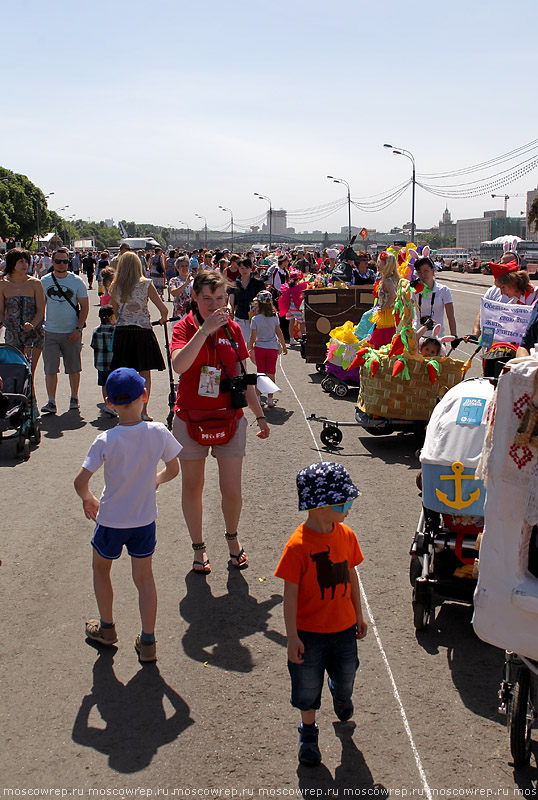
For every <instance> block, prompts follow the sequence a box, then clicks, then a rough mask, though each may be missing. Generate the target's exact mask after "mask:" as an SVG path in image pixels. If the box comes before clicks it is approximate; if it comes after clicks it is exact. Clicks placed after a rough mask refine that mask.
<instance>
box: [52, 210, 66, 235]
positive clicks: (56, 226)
mask: <svg viewBox="0 0 538 800" xmlns="http://www.w3.org/2000/svg"><path fill="white" fill-rule="evenodd" d="M66 208H69V206H62V207H61V208H59V209H58V211H56V212H55V213H56V214H58V215H59V214H60V211H65V209H66ZM54 235H55V236H58V222H57V221H56V223H55V225H54Z"/></svg>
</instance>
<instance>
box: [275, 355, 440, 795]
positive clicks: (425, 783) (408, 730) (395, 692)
mask: <svg viewBox="0 0 538 800" xmlns="http://www.w3.org/2000/svg"><path fill="white" fill-rule="evenodd" d="M279 362H280V369H281V370H282V374H283V375H284V377H285V379H286V382H287V384H288V386H289V387H290V389H291V391H292V392H293V396H294V397H295V399H296V400H297V402H298V403H299V407H300V409H301V411H302V412H303V417H304V419H305V422H306V424H307V426H308V430H309V431H310V435H311V436H312V439H313V440H314V444H315V446H316V450H317V451H318V455H319V459H320V461H321V460H322V455H321V450H320V449H319V446H318V443H317V441H316V437H315V435H314V431H313V430H312V426H311V425H310V422H309V421H308V418H307V416H306V413H305V410H304V407H303V404H302V403H301V401H300V400H299V397H298V396H297V392H296V391H295V389H294V388H293V386H292V385H291V381H290V379H289V378H288V376H287V375H286V371H285V369H284V367H283V366H282V356H279ZM355 572H356V573H357V576H358V579H359V586H360V590H361V595H362V598H363V600H364V605H365V606H366V610H367V611H368V617H369V618H370V624H371V627H372V630H373V632H374V636H375V638H376V642H377V646H378V647H379V651H380V653H381V657H382V659H383V661H384V664H385V667H386V670H387V672H388V674H389V679H390V682H391V685H392V694H393V695H394V698H395V700H396V702H397V704H398V707H399V709H400V714H401V717H402V721H403V725H404V728H405V732H406V733H407V738H408V739H409V742H410V744H411V749H412V751H413V755H414V757H415V763H416V765H417V769H418V771H419V775H420V777H421V779H422V785H423V786H424V792H425V794H426V797H427V798H428V800H431V799H432V794H431V790H430V787H429V785H428V781H427V779H426V773H425V772H424V767H423V766H422V761H421V759H420V756H419V754H418V750H417V747H416V745H415V740H414V739H413V734H412V733H411V728H410V727H409V722H408V721H407V714H406V713H405V709H404V707H403V703H402V700H401V698H400V692H399V691H398V687H397V686H396V681H395V680H394V675H393V674H392V670H391V668H390V664H389V660H388V658H387V654H386V653H385V649H384V647H383V643H382V641H381V637H380V635H379V632H378V630H377V625H376V624H375V619H374V616H373V614H372V610H371V608H370V604H369V602H368V598H367V597H366V592H365V591H364V586H363V585H362V581H361V576H360V574H359V571H358V569H357V567H355Z"/></svg>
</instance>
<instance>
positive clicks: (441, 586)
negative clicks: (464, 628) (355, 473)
mask: <svg viewBox="0 0 538 800" xmlns="http://www.w3.org/2000/svg"><path fill="white" fill-rule="evenodd" d="M493 393H494V387H493V385H492V384H491V383H490V381H489V380H486V379H484V378H474V379H472V380H467V381H464V382H462V383H459V384H457V385H456V386H454V387H453V388H452V389H450V391H448V392H447V393H446V394H445V396H444V397H443V398H442V399H441V400H440V402H439V403H438V405H437V406H436V407H435V409H434V411H433V413H432V415H431V418H430V421H429V423H428V427H427V429H426V438H425V441H424V447H423V448H422V451H421V454H420V461H421V465H422V506H423V507H422V512H421V515H420V519H419V522H418V525H417V531H416V533H415V537H414V539H413V543H412V545H411V551H410V555H411V564H410V569H409V577H410V581H411V585H412V587H413V622H414V625H415V628H416V629H417V630H422V629H423V628H425V627H426V626H427V625H428V623H429V621H430V619H431V618H432V617H433V615H434V611H435V605H436V604H437V603H439V602H442V601H443V599H449V600H456V601H460V602H466V603H471V602H472V598H473V592H474V590H475V586H476V570H477V566H478V564H477V556H478V547H479V542H480V537H481V534H482V529H483V516H484V499H485V489H484V484H483V482H482V481H481V480H478V479H477V477H476V475H475V470H476V467H477V465H478V461H479V458H480V455H481V452H482V447H483V443H484V437H485V432H486V422H487V418H488V417H487V414H488V408H489V405H490V402H491V399H492V397H493Z"/></svg>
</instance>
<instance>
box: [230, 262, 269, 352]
mask: <svg viewBox="0 0 538 800" xmlns="http://www.w3.org/2000/svg"><path fill="white" fill-rule="evenodd" d="M262 289H265V284H264V282H263V281H262V280H261V279H260V278H255V277H254V276H253V275H252V262H251V260H250V258H242V259H241V261H240V262H239V278H237V280H236V282H235V286H233V287H232V288H231V289H230V305H231V308H232V311H233V312H234V319H235V321H236V322H237V323H238V324H239V327H240V328H241V332H242V334H243V338H244V340H245V341H246V342H248V341H249V339H250V319H249V316H248V312H249V311H250V304H251V303H252V301H253V300H254V298H255V297H256V295H257V294H258V292H261V291H262Z"/></svg>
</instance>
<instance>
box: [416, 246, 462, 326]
mask: <svg viewBox="0 0 538 800" xmlns="http://www.w3.org/2000/svg"><path fill="white" fill-rule="evenodd" d="M415 272H416V273H417V275H418V278H419V280H420V281H421V282H422V284H423V289H422V291H420V292H415V296H414V301H415V321H414V325H413V327H414V328H415V330H418V329H419V328H420V327H421V326H422V325H424V324H426V320H427V319H432V320H433V322H434V323H435V325H440V326H441V329H440V331H439V336H440V337H443V336H444V318H445V313H446V316H447V320H448V327H449V329H450V334H451V335H452V336H454V337H457V335H458V334H457V333H456V317H455V314H454V303H453V301H452V294H451V293H450V289H449V288H448V286H442V285H441V284H440V283H437V281H436V280H435V270H434V266H433V262H432V260H431V259H430V258H428V257H424V258H419V259H417V260H416V262H415Z"/></svg>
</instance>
